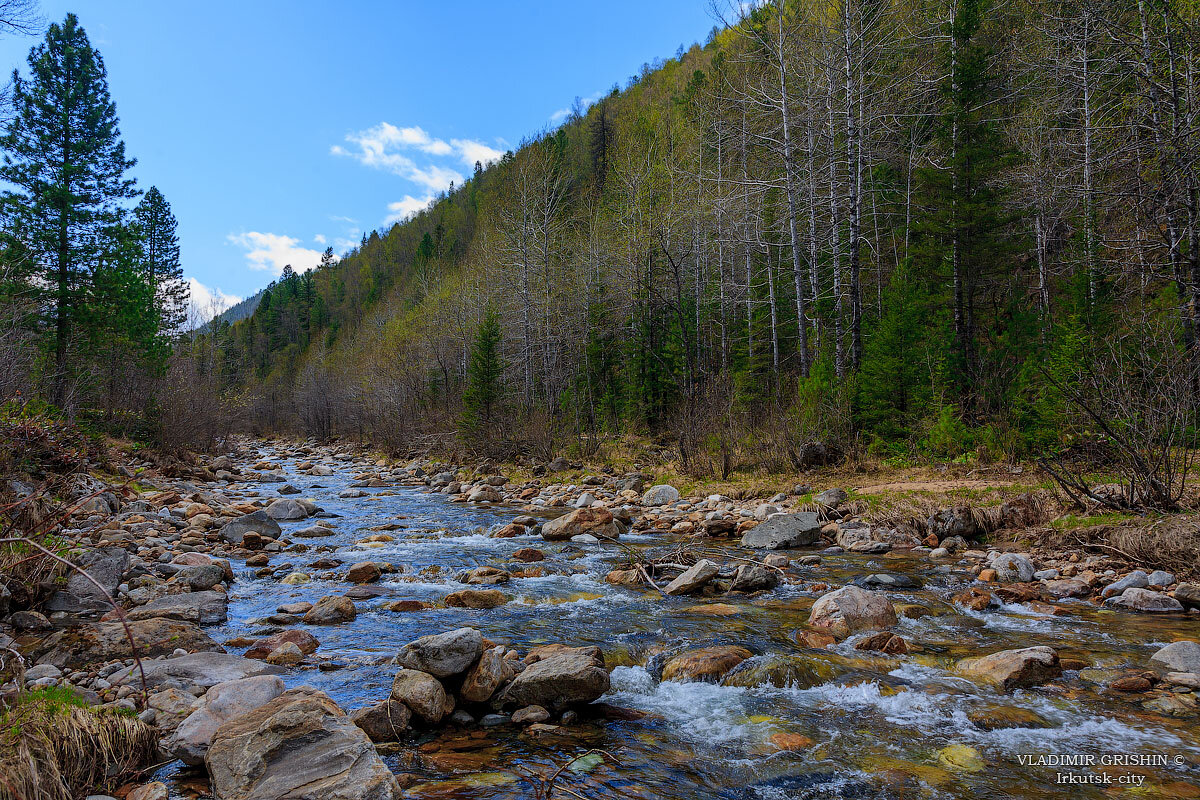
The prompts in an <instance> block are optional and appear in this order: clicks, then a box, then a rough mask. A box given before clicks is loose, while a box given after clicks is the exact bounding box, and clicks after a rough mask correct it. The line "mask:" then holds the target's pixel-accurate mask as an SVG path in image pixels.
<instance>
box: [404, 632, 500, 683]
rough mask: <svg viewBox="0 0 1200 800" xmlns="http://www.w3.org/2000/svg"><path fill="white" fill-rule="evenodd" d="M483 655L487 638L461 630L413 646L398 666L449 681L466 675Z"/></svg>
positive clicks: (409, 644) (406, 646) (433, 637)
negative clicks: (484, 640)
mask: <svg viewBox="0 0 1200 800" xmlns="http://www.w3.org/2000/svg"><path fill="white" fill-rule="evenodd" d="M482 653H483V636H482V635H481V634H480V633H479V631H477V630H475V629H474V628H458V629H457V630H453V631H448V632H446V633H438V634H434V635H432V636H422V637H421V638H420V639H416V640H414V641H412V642H409V643H408V644H406V645H404V647H402V648H400V652H399V653H397V654H396V663H397V664H399V665H400V666H402V667H407V668H408V669H411V670H420V671H421V672H428V673H429V674H430V675H434V676H436V677H438V678H448V677H450V676H451V675H458V674H459V673H461V672H464V671H465V670H466V669H467V668H468V667H470V666H471V665H472V664H474V663H475V661H476V660H477V659H478V658H479V656H480V655H481V654H482Z"/></svg>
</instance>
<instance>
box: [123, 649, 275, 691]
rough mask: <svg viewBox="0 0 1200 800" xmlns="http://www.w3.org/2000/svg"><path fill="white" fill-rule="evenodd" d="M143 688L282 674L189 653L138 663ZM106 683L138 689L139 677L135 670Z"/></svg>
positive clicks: (252, 663) (228, 657)
mask: <svg viewBox="0 0 1200 800" xmlns="http://www.w3.org/2000/svg"><path fill="white" fill-rule="evenodd" d="M142 669H143V670H144V671H145V674H146V684H147V685H148V686H149V687H150V688H152V689H153V688H155V687H159V686H169V685H177V686H200V687H202V688H208V687H210V686H215V685H217V684H218V683H226V682H229V681H236V680H240V679H242V678H250V677H254V676H256V675H278V674H282V673H283V672H284V670H282V669H280V668H279V667H273V666H271V665H269V664H264V663H263V662H261V661H256V660H254V659H250V658H243V657H242V656H239V655H234V654H232V653H213V652H202V653H189V654H188V655H185V656H175V657H173V658H163V659H158V660H146V661H143V662H142ZM110 680H112V682H113V683H114V684H122V685H129V686H135V687H138V688H141V685H142V680H141V673H139V672H138V668H137V667H136V666H133V667H127V668H124V669H121V670H120V671H118V672H116V673H114V674H113V675H112V676H111V678H110Z"/></svg>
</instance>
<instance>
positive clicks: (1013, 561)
mask: <svg viewBox="0 0 1200 800" xmlns="http://www.w3.org/2000/svg"><path fill="white" fill-rule="evenodd" d="M992 569H994V570H996V580H997V581H999V582H1000V583H1028V582H1029V581H1031V580H1033V573H1034V571H1035V569H1034V566H1033V562H1032V561H1030V560H1029V559H1028V558H1026V557H1025V556H1023V555H1021V554H1020V553H1004V554H1003V555H1000V556H997V557H996V559H995V560H994V561H993V562H992Z"/></svg>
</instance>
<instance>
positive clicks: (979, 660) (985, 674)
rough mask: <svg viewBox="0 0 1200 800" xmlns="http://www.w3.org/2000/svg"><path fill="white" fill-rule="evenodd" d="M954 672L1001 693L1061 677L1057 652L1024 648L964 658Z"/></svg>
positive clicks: (1038, 648)
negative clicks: (979, 681) (983, 682)
mask: <svg viewBox="0 0 1200 800" xmlns="http://www.w3.org/2000/svg"><path fill="white" fill-rule="evenodd" d="M955 669H956V670H957V671H958V672H960V673H962V674H964V675H968V676H970V677H973V678H977V679H979V680H983V681H985V682H987V683H992V684H995V685H996V686H999V687H1000V688H1001V689H1003V690H1004V691H1006V692H1007V691H1011V690H1013V689H1022V688H1025V687H1029V686H1040V685H1041V684H1043V683H1046V682H1047V681H1051V680H1053V679H1055V678H1059V677H1061V676H1062V667H1061V666H1060V665H1059V663H1058V653H1057V652H1055V651H1054V649H1053V648H1051V647H1025V648H1022V649H1019V650H1001V651H999V652H997V653H991V654H989V655H986V656H978V657H976V658H965V659H963V660H962V661H959V662H958V665H957V666H956V667H955Z"/></svg>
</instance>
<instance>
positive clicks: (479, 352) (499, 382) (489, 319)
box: [463, 309, 504, 437]
mask: <svg viewBox="0 0 1200 800" xmlns="http://www.w3.org/2000/svg"><path fill="white" fill-rule="evenodd" d="M500 342H501V335H500V315H499V314H497V313H496V311H495V309H489V310H488V312H487V314H485V315H484V318H483V322H481V323H480V325H479V332H478V333H477V334H476V336H475V346H474V348H472V350H471V361H470V364H468V366H467V390H466V392H464V393H463V427H464V428H465V429H466V430H467V431H469V432H471V433H478V432H479V431H480V429H482V430H483V434H484V436H485V437H486V436H488V435H489V432H490V430H491V423H492V420H493V417H494V416H495V414H496V411H497V409H498V407H499V405H500V402H501V397H502V393H503V389H504V386H503V380H504V358H503V356H501V354H500Z"/></svg>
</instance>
